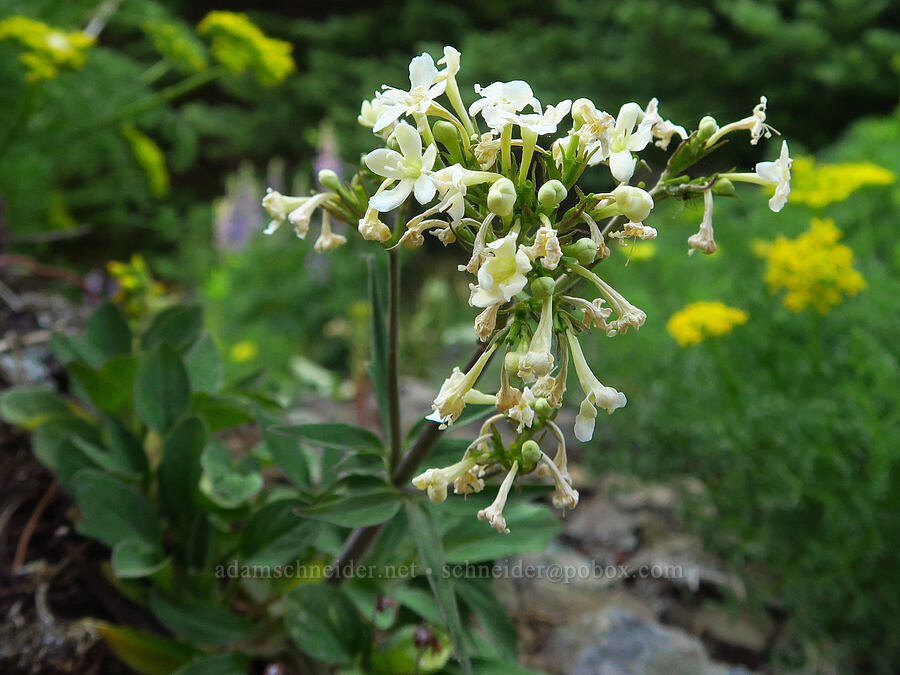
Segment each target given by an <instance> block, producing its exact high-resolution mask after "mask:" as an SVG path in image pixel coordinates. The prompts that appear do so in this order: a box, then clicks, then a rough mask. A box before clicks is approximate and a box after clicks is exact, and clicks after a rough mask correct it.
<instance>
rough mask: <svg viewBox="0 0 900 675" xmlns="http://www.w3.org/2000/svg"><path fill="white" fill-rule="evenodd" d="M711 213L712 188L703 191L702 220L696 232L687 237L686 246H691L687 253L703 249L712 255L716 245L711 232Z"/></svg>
mask: <svg viewBox="0 0 900 675" xmlns="http://www.w3.org/2000/svg"><path fill="white" fill-rule="evenodd" d="M712 215H713V194H712V190H707V191H706V192H704V193H703V220H702V221H701V222H700V229H699V230H698V231H697V232H696V234H692V235H691V236H690V237H688V246H690V247H691V248H690V250H689V251H688V253H691V254H692V253H693V252H694V251H703V253H705V254H707V255H712V254H713V253H715V252H716V249H717V248H718V246H717V245H716V239H715V233H714V232H713V225H712Z"/></svg>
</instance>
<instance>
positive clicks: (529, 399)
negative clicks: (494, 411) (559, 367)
mask: <svg viewBox="0 0 900 675" xmlns="http://www.w3.org/2000/svg"><path fill="white" fill-rule="evenodd" d="M534 402H535V396H534V393H533V392H532V391H531V389H529V388H528V387H525V389H523V390H522V395H521V396H520V397H519V400H518V402H516V404H515V405H514V406H513V407H512V408H509V409H508V410H507V411H506V414H507V416H508V417H509V418H510V419H514V420H515V421H516V422H518V423H519V426H518V428H517V429H516V431H517V432H518V433H520V434H521V433H522V429H524V428H525V427H530V426H531V423H532V422H534Z"/></svg>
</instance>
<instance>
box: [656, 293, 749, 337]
mask: <svg viewBox="0 0 900 675" xmlns="http://www.w3.org/2000/svg"><path fill="white" fill-rule="evenodd" d="M747 319H748V315H747V312H745V311H744V310H742V309H735V308H734V307H729V306H728V305H726V304H724V303H721V302H693V303H691V304H690V305H688V306H687V307H685V308H684V309H682V310H680V311H678V312H675V314H673V315H672V316H671V317H670V318H669V322H668V323H667V324H666V330H668V331H669V334H670V335H671V336H672V337H673V338H675V339H676V340H677V341H678V344H679V345H681V346H682V347H687V346H689V345H696V344H699V343H701V342H703V341H704V340H705V339H706V338H710V337H719V336H721V335H727V334H728V333H730V332H731V331H732V330H733V329H734V327H735V326H740V325H742V324H745V323H747Z"/></svg>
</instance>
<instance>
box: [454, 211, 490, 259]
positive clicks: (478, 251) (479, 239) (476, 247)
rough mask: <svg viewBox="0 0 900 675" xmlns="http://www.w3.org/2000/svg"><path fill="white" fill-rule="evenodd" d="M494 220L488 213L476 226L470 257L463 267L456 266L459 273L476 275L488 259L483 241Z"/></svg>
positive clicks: (487, 251) (488, 255)
mask: <svg viewBox="0 0 900 675" xmlns="http://www.w3.org/2000/svg"><path fill="white" fill-rule="evenodd" d="M493 219H494V214H493V213H489V214H488V215H487V217H485V219H484V220H483V221H482V222H481V225H479V226H478V232H477V233H476V234H475V242H474V243H473V244H472V256H471V257H470V258H469V262H468V263H466V264H465V265H458V266H457V269H458V270H459V271H460V272H469V273H470V274H478V270H479V269H480V268H481V264H482V263H483V262H484V261H485V260H487V259H488V258H489V257H490V249H488V247H487V244H486V243H485V240H486V238H487V231H488V228H489V227H490V225H491V221H492V220H493ZM476 222H477V221H476Z"/></svg>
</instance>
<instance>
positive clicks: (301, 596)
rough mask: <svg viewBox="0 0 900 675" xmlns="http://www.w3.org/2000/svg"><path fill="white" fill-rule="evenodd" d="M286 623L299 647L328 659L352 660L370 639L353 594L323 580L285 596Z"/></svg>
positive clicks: (336, 661) (291, 636) (351, 661)
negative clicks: (349, 595)
mask: <svg viewBox="0 0 900 675" xmlns="http://www.w3.org/2000/svg"><path fill="white" fill-rule="evenodd" d="M284 625H285V627H286V628H287V632H288V635H289V636H290V638H291V641H292V642H293V643H294V644H295V645H297V647H299V648H300V649H301V650H302V651H304V652H306V653H307V654H309V655H310V656H312V657H314V658H316V659H319V660H320V661H325V662H326V663H338V664H350V663H353V661H354V660H355V659H356V656H357V653H358V652H361V651H363V649H364V648H365V645H367V643H368V639H369V636H368V630H367V627H366V625H365V624H364V623H363V620H362V617H361V616H360V614H359V612H358V611H357V610H356V607H355V606H354V604H353V602H352V601H351V600H350V598H348V597H347V596H346V595H345V594H344V593H343V591H341V589H340V588H338V587H336V586H326V585H324V584H305V585H303V586H300V587H298V588H295V589H294V590H293V591H291V592H290V593H288V594H287V595H286V596H285V597H284Z"/></svg>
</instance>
